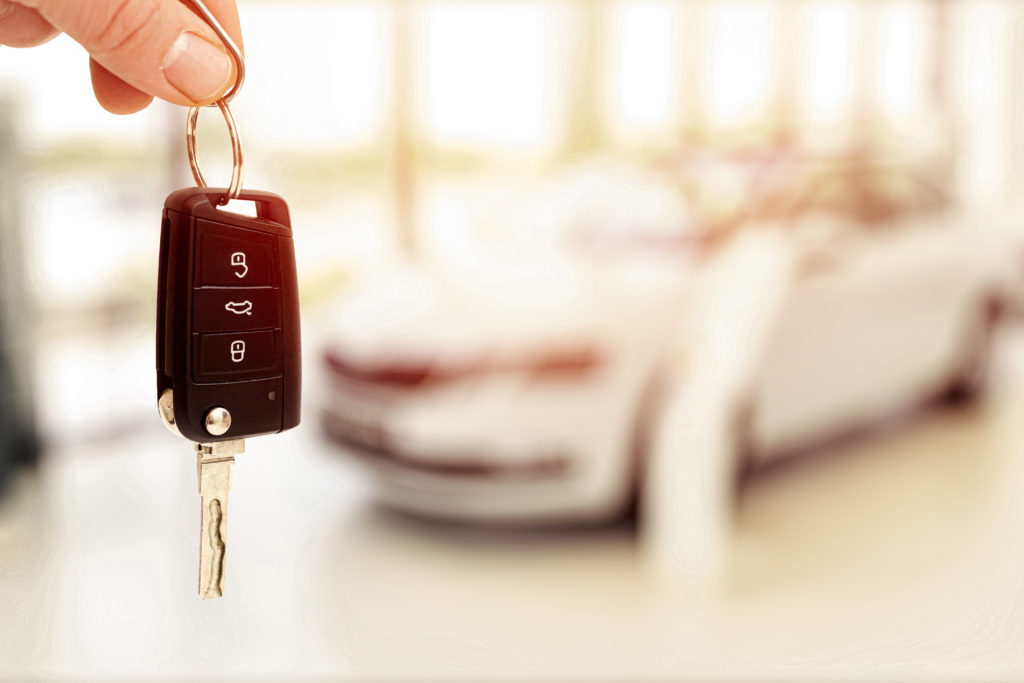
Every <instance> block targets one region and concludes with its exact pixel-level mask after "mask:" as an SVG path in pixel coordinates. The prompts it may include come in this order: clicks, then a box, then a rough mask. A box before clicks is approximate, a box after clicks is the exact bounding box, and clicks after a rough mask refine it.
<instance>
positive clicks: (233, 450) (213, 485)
mask: <svg viewBox="0 0 1024 683" xmlns="http://www.w3.org/2000/svg"><path fill="white" fill-rule="evenodd" d="M244 452H245V441H244V440H242V439H237V440H234V441H221V442H218V443H212V444H199V443H197V444H196V470H197V475H198V479H199V495H200V496H201V498H202V513H201V515H200V528H199V596H200V597H201V598H203V599H204V600H206V599H208V598H219V597H221V596H222V595H223V594H224V555H225V553H226V552H227V530H228V492H229V491H230V490H231V468H232V467H233V466H234V464H235V456H236V455H240V454H241V453H244Z"/></svg>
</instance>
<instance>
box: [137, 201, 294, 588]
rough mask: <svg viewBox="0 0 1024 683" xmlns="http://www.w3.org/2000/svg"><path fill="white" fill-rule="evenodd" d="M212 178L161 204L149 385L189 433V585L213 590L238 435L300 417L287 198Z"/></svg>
mask: <svg viewBox="0 0 1024 683" xmlns="http://www.w3.org/2000/svg"><path fill="white" fill-rule="evenodd" d="M225 192H226V191H225V190H223V189H209V188H200V187H196V188H186V189H182V190H178V191H177V192H174V193H172V194H171V195H170V196H169V197H168V198H167V201H166V203H165V205H164V213H163V224H162V229H161V234H160V271H159V273H160V274H159V285H158V298H159V303H158V311H157V395H158V398H159V405H160V412H161V415H162V416H163V418H164V421H165V422H166V423H167V425H168V427H170V428H171V429H172V430H173V431H175V432H176V433H178V434H180V435H181V436H183V437H185V438H187V439H189V440H191V441H194V442H195V443H196V446H195V449H196V459H197V477H198V480H199V493H200V495H201V497H202V514H201V528H200V575H199V581H200V584H199V593H200V595H201V596H202V597H203V598H211V597H219V596H220V595H221V594H222V593H223V584H224V571H223V568H224V554H225V550H226V537H227V533H226V532H227V495H228V491H229V490H230V488H231V467H232V465H233V464H234V458H235V456H236V455H239V454H241V453H243V452H244V439H245V438H247V437H252V436H257V435H261V434H271V433H276V432H281V431H284V430H286V429H290V428H292V427H295V426H296V425H297V424H298V423H299V410H300V405H301V360H300V353H299V351H300V334H299V302H298V286H297V278H296V269H295V250H294V246H293V241H292V230H291V227H290V219H289V215H288V207H287V205H286V204H285V202H284V200H283V199H282V198H281V197H279V196H277V195H274V194H271V193H267V192H242V193H241V194H240V195H239V198H240V199H242V200H248V201H252V202H253V203H254V204H255V206H256V217H254V218H253V217H247V216H242V215H239V214H236V213H231V212H229V211H226V210H224V209H221V208H219V207H218V206H217V202H218V200H219V199H220V198H221V197H223V196H224V195H225Z"/></svg>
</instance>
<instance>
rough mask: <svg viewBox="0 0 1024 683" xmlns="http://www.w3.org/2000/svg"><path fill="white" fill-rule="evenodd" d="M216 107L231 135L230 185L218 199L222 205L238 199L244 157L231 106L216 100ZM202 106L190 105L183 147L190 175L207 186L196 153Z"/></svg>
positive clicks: (199, 183)
mask: <svg viewBox="0 0 1024 683" xmlns="http://www.w3.org/2000/svg"><path fill="white" fill-rule="evenodd" d="M217 107H219V108H220V111H221V113H222V114H223V115H224V121H225V122H227V124H228V133H229V134H230V135H231V158H232V163H231V186H230V187H228V191H227V194H225V195H224V196H223V197H221V198H220V200H218V202H217V203H218V204H219V205H221V206H224V205H225V204H227V203H228V202H229V201H231V200H232V199H238V197H239V196H240V195H241V194H242V167H243V164H244V161H245V160H244V159H243V156H242V140H241V138H240V137H239V135H238V126H237V125H236V124H235V117H234V115H233V114H232V113H231V108H230V107H229V106H228V103H227V102H225V101H224V100H218V101H217ZM201 108H202V107H192V108H191V109H189V110H188V123H187V124H186V126H185V147H186V149H187V150H188V163H189V166H191V167H192V177H193V178H195V180H196V185H198V186H199V187H208V185H207V184H206V179H205V178H203V172H202V171H201V170H200V169H199V157H198V156H197V154H196V126H197V124H198V122H199V110H200V109H201Z"/></svg>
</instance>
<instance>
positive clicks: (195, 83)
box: [17, 0, 238, 105]
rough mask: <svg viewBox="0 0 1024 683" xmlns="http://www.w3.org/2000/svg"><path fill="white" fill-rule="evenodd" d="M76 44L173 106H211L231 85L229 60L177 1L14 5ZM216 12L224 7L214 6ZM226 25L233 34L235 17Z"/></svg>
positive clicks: (63, 0) (31, 0)
mask: <svg viewBox="0 0 1024 683" xmlns="http://www.w3.org/2000/svg"><path fill="white" fill-rule="evenodd" d="M17 2H19V3H20V4H22V5H26V6H31V7H34V8H35V9H37V10H38V11H39V13H40V14H41V15H42V16H43V17H44V18H46V19H47V20H48V21H49V22H50V23H51V24H53V25H54V26H56V27H57V28H59V29H61V30H62V31H64V32H65V33H67V34H68V35H69V36H71V37H72V38H74V39H75V40H77V41H78V42H79V43H81V44H82V45H83V46H84V47H85V49H86V50H88V51H89V53H90V55H92V58H93V59H95V60H96V62H98V63H99V64H101V65H103V67H104V68H105V69H107V70H108V71H109V72H111V73H112V74H114V75H116V76H117V77H119V78H120V79H121V80H123V81H124V82H126V83H128V84H129V85H131V86H132V87H134V88H135V89H137V90H140V91H142V92H144V93H148V94H150V95H155V96H156V97H159V98H161V99H164V100H167V101H169V102H173V103H175V104H183V105H189V104H210V103H212V102H214V101H216V100H217V99H218V98H220V96H222V95H223V94H224V93H225V92H227V91H228V90H229V89H230V88H231V87H232V85H233V84H234V81H235V78H236V69H235V63H234V59H232V57H231V56H230V55H229V54H228V52H227V49H226V48H225V47H224V45H223V44H222V43H221V41H220V40H219V39H218V38H217V34H216V33H215V32H214V31H213V29H212V28H211V27H210V26H209V25H208V24H207V23H206V22H205V21H203V20H202V19H201V18H200V17H198V16H197V15H196V14H194V13H193V12H192V11H190V10H189V9H188V8H187V7H186V6H185V5H184V4H183V3H182V2H180V1H179V0H91V1H90V2H68V1H67V0H17ZM216 6H217V8H218V9H219V10H220V11H222V12H223V11H224V8H225V7H226V4H225V3H224V2H223V0H221V1H220V2H217V3H216ZM227 15H228V17H229V18H230V19H227V18H226V19H225V20H226V21H228V23H229V24H231V25H232V26H234V27H235V30H237V25H238V21H237V11H230V12H228V13H227Z"/></svg>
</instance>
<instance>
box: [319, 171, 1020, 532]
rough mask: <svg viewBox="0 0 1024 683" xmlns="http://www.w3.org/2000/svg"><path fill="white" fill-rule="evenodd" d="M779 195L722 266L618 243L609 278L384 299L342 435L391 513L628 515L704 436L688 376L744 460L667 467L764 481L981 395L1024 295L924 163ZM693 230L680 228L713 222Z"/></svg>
mask: <svg viewBox="0 0 1024 683" xmlns="http://www.w3.org/2000/svg"><path fill="white" fill-rule="evenodd" d="M776 181H777V183H776V186H775V189H774V190H773V191H771V192H767V193H766V195H765V196H764V197H763V198H761V199H760V200H759V202H758V203H757V205H756V206H754V207H752V208H751V209H750V210H749V211H748V212H747V214H746V215H745V217H744V220H743V223H744V226H743V228H742V229H741V230H739V231H737V233H736V235H735V236H733V237H731V238H729V239H728V240H726V241H725V243H724V244H722V245H719V246H718V247H717V248H716V249H715V250H714V251H713V252H711V253H709V254H706V255H704V256H703V257H702V258H698V259H693V258H687V257H686V256H685V254H683V253H682V252H679V251H678V250H676V251H672V252H671V253H670V254H668V255H666V254H665V253H664V250H662V251H657V250H656V252H655V253H653V254H652V253H647V254H645V255H643V256H637V254H636V253H633V252H631V251H630V249H629V248H628V247H626V246H621V247H619V248H618V251H620V252H621V253H620V255H619V258H618V259H617V260H613V261H611V262H609V261H608V260H602V261H601V262H600V263H599V264H598V265H595V261H593V259H589V260H588V259H587V258H575V259H564V258H563V259H554V260H553V261H552V262H549V263H548V264H547V265H545V266H540V265H537V264H536V263H534V262H532V261H526V260H523V261H521V262H516V261H514V262H505V263H503V264H502V262H501V261H500V259H495V260H494V261H493V262H487V263H486V264H485V265H483V266H481V267H480V268H479V269H478V270H477V271H476V272H475V273H474V274H473V275H472V276H466V275H465V274H463V275H462V276H460V277H452V276H449V277H442V276H439V275H428V274H426V273H423V272H412V273H407V274H405V275H397V276H385V277H382V278H380V279H378V280H377V281H375V282H372V283H369V284H368V285H367V287H366V288H364V289H363V290H362V291H361V292H359V293H357V294H356V295H355V296H353V297H351V298H350V299H349V300H348V303H347V304H346V306H345V307H344V309H343V310H342V311H341V313H340V316H339V320H338V332H337V334H336V336H335V337H334V341H333V342H332V344H331V345H330V346H329V348H327V349H326V352H325V364H326V365H325V366H326V368H327V372H328V374H329V376H330V380H331V381H330V387H331V388H330V391H329V394H328V396H326V398H325V402H324V425H325V428H326V430H327V431H328V433H329V434H331V435H332V436H333V437H335V438H336V439H338V440H339V441H341V442H343V443H344V444H345V446H346V451H347V452H350V453H353V454H356V455H358V456H360V457H361V459H362V460H363V461H364V462H365V463H366V464H367V465H368V466H369V468H370V470H371V472H372V473H373V474H374V478H375V480H376V482H377V484H378V487H379V492H380V497H381V500H382V501H383V502H384V503H385V504H387V505H389V506H392V507H395V508H399V509H402V510H406V511H409V512H413V513H416V514H421V515H425V516H430V517H437V518H447V519H459V520H470V521H485V522H515V523H520V522H530V523H562V522H579V521H596V520H602V519H607V518H609V517H612V516H614V515H617V514H621V513H622V512H623V511H624V510H625V508H626V507H627V506H628V505H629V503H630V501H631V500H632V498H633V496H634V495H635V493H636V490H637V485H638V482H639V481H640V480H641V478H640V477H639V472H640V468H639V467H638V465H640V464H641V463H642V462H643V458H644V456H645V450H644V448H643V444H644V440H645V437H647V436H649V435H650V434H651V433H652V432H654V433H656V432H657V431H658V429H657V427H658V425H657V424H655V423H656V422H658V421H662V422H663V421H665V420H682V419H683V418H681V417H680V416H679V415H676V414H673V413H672V412H671V411H666V410H665V409H664V405H663V403H662V402H661V401H660V399H659V396H664V395H671V394H672V393H673V392H677V391H678V390H679V388H680V387H685V386H686V385H687V383H689V382H691V381H692V382H693V383H694V386H699V387H701V388H700V392H701V393H700V395H698V396H697V397H695V401H696V402H697V403H700V402H701V401H703V399H704V397H705V396H707V397H708V398H707V401H705V403H706V405H711V404H712V400H711V397H712V396H714V397H716V400H717V403H715V408H714V410H715V411H716V415H718V417H719V418H720V420H721V422H722V423H723V424H727V425H729V429H730V430H731V436H732V439H731V440H730V446H729V448H728V449H727V450H728V451H729V452H728V453H725V454H721V453H711V452H708V453H704V452H701V453H693V452H689V453H686V452H679V453H675V452H672V453H667V452H666V453H660V454H658V457H659V459H660V461H661V465H660V466H662V467H663V466H664V463H665V462H670V461H671V460H672V459H673V458H684V457H685V458H691V459H694V458H696V459H699V458H734V457H735V458H741V457H742V458H743V459H744V462H750V463H755V464H760V463H765V462H767V461H770V460H772V459H776V458H778V457H781V456H782V455H784V454H787V453H792V452H794V451H797V450H799V449H802V448H805V447H806V446H808V445H811V444H816V443H820V442H822V441H824V440H827V439H829V438H832V437H834V436H836V435H838V434H842V433H845V432H847V431H849V430H851V429H854V428H858V427H861V426H864V425H868V424H871V423H873V422H874V421H876V420H879V419H881V418H884V417H886V416H888V415H891V414H892V413H893V412H894V411H898V410H901V409H904V408H907V407H909V406H912V405H916V404H920V403H922V402H925V401H928V400H929V399H931V398H932V397H935V396H938V395H950V396H959V397H965V396H969V395H973V394H974V393H976V391H977V390H978V389H979V388H980V387H981V386H982V385H983V384H984V379H985V376H986V370H987V365H988V352H989V348H990V346H991V333H992V331H993V329H994V326H995V324H996V322H997V320H998V318H999V315H1000V313H1001V311H1002V310H1003V308H1004V307H1005V304H1006V302H1007V301H1008V300H1009V299H1010V298H1011V297H1013V296H1015V295H1016V294H1017V292H1016V291H1015V288H1016V287H1018V279H1017V278H1018V277H1019V273H1018V272H1017V267H1018V265H1019V264H1018V263H1017V259H1016V258H1015V257H1014V256H1013V254H1012V253H1011V251H1010V250H1008V249H1007V248H1006V243H1005V242H1004V241H1003V240H1002V237H1001V235H1000V233H998V232H997V231H993V230H987V229H986V227H987V226H986V223H985V221H986V219H984V218H983V217H979V216H975V215H970V214H968V213H965V212H963V211H962V210H960V209H958V208H957V207H956V206H955V205H954V204H953V203H952V202H951V201H950V200H949V198H948V197H947V196H946V195H945V194H944V193H943V192H942V191H941V190H940V189H938V188H936V187H933V186H932V185H931V184H930V183H929V182H928V181H927V180H926V178H924V177H923V176H922V175H920V174H916V173H914V172H911V171H909V170H907V169H906V168H901V167H879V166H867V165H853V166H835V167H832V168H828V167H820V168H810V169H807V168H805V169H801V171H800V172H799V173H791V174H790V175H788V176H787V177H786V178H783V179H779V178H776ZM783 181H786V182H783ZM626 189H627V190H628V188H626ZM776 190H777V191H776ZM628 194H629V192H627V193H626V196H624V197H623V199H622V201H623V202H628V201H629V199H628ZM575 201H576V202H577V204H584V205H586V204H587V203H588V201H589V202H597V203H602V202H603V203H605V204H607V203H608V197H607V195H606V194H605V193H603V192H602V196H600V197H587V196H586V193H585V192H584V193H577V194H576V195H575ZM655 204H658V205H659V206H662V207H663V205H661V204H659V203H658V202H655ZM619 208H620V209H622V208H623V207H621V206H620V207H619ZM663 208H664V207H663ZM673 211H675V209H673V210H671V211H669V213H672V214H673V216H672V217H671V218H668V219H666V220H667V223H668V224H670V225H671V224H676V225H678V226H679V228H680V230H685V229H686V226H690V225H692V221H689V219H688V218H687V216H686V215H685V213H681V212H677V213H673ZM571 213H572V211H571V210H565V209H563V210H562V214H561V216H562V218H563V219H565V220H571V216H570V214H571ZM584 213H585V214H586V215H587V216H588V219H587V221H588V224H594V221H595V219H594V218H593V215H594V212H584ZM627 213H628V211H627ZM596 220H597V224H600V220H599V216H598V218H597V219H596ZM648 220H649V217H644V216H637V221H636V223H635V225H636V226H643V225H644V223H645V221H648ZM641 232H642V230H641ZM661 232H664V231H661ZM752 236H760V237H758V238H756V239H751V237H752ZM759 239H760V240H761V242H760V243H761V245H762V246H760V247H757V246H755V248H750V247H751V245H752V244H754V245H756V244H757V243H758V240H759ZM640 241H641V242H642V241H643V240H640ZM685 242H686V240H681V241H679V243H685ZM765 245H774V246H765ZM739 254H742V258H741V257H739V256H738V255H739ZM744 259H745V260H744ZM499 264H500V265H499ZM716 363H717V365H716ZM711 421H712V422H713V421H714V420H711ZM704 422H707V420H704ZM694 424H695V425H697V427H695V428H700V427H699V425H700V424H703V422H701V421H700V420H696V421H695V422H694ZM657 443H658V447H659V448H663V449H664V448H670V449H677V450H680V451H685V450H687V447H686V446H685V443H686V442H685V440H684V441H683V443H684V445H679V442H672V441H671V440H665V439H660V440H658V442H657ZM673 443H674V444H675V445H672V444H673ZM691 443H701V440H700V439H695V440H693V441H692V442H691ZM666 444H668V445H666ZM740 464H743V463H742V462H740V461H739V460H733V461H732V462H730V463H728V466H727V467H725V468H724V469H726V470H729V471H732V470H734V469H735V467H736V466H737V465H740ZM680 495H682V494H680Z"/></svg>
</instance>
